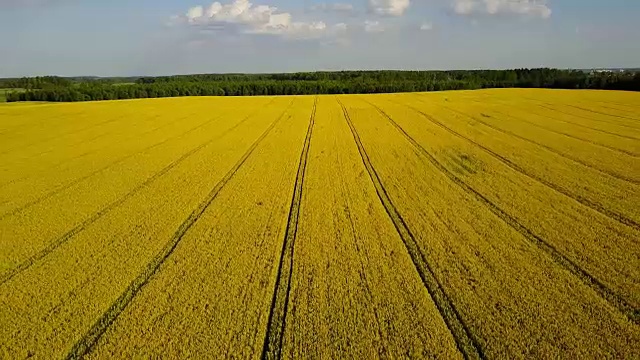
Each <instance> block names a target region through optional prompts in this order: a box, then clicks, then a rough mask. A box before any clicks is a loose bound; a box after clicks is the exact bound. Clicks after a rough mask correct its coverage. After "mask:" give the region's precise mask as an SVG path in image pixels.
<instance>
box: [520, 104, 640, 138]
mask: <svg viewBox="0 0 640 360" xmlns="http://www.w3.org/2000/svg"><path fill="white" fill-rule="evenodd" d="M525 99H526V100H529V101H536V102H538V104H535V105H536V106H538V107H541V108H544V109H547V110H551V111H556V112H559V113H561V114H565V115H569V116H573V117H577V118H580V119H585V120H589V121H595V122H599V123H603V124H607V125H613V126H620V127H624V128H628V129H633V130H635V131H640V128H638V127H635V126H631V125H625V124H621V123H618V122H611V121H606V120H602V119H594V118H590V117H587V116H583V115H580V114H576V113H571V112H568V111H564V110H562V109H559V108H557V107H555V106H557V105H561V106H562V105H563V104H551V103H547V102H544V101H542V100H537V99H531V98H525ZM540 103H542V104H540Z"/></svg>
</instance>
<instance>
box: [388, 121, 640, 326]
mask: <svg viewBox="0 0 640 360" xmlns="http://www.w3.org/2000/svg"><path fill="white" fill-rule="evenodd" d="M381 115H383V116H384V117H385V118H386V119H387V120H388V121H389V122H390V123H391V124H392V125H393V126H394V127H395V128H396V129H397V130H398V131H399V132H400V133H401V134H403V135H404V137H405V138H406V139H407V141H409V142H410V143H411V144H412V145H413V146H414V147H415V148H416V149H417V150H419V152H420V153H422V155H423V156H424V157H425V158H426V159H427V160H428V161H429V162H430V163H431V164H432V165H433V166H435V167H436V168H437V169H438V170H439V171H440V172H441V173H442V174H443V175H445V176H446V177H447V178H449V180H451V181H452V182H453V183H454V184H456V185H457V186H459V187H460V188H461V189H462V190H463V191H464V192H465V193H467V194H469V195H472V196H474V197H475V198H476V199H477V200H478V201H480V202H481V203H482V204H483V205H485V206H486V207H487V208H488V209H489V210H490V211H491V212H492V213H493V214H494V215H496V216H497V217H498V218H500V219H501V220H502V221H504V222H505V223H506V224H507V225H509V226H510V227H511V228H513V229H514V230H516V231H517V232H518V233H520V234H521V235H522V236H524V238H525V239H527V240H529V242H531V243H532V244H533V245H535V246H536V247H538V248H539V249H540V250H542V251H544V252H545V253H547V254H548V255H549V256H550V257H551V258H552V259H553V260H554V262H556V263H557V264H558V265H560V266H561V267H562V268H564V269H565V270H567V271H568V272H569V273H571V274H573V275H574V276H576V277H577V278H578V279H580V280H581V281H582V282H583V283H584V284H585V285H587V286H588V287H589V288H591V289H592V290H593V291H594V292H596V293H597V294H598V295H599V296H600V297H601V298H603V299H604V300H605V301H607V302H608V303H609V304H611V306H613V307H614V308H616V309H617V310H618V311H619V312H620V313H621V314H623V315H624V316H625V317H626V318H627V319H629V320H630V321H631V322H633V323H635V324H636V325H640V309H636V308H634V307H633V306H632V305H631V304H629V303H628V302H627V301H626V300H625V299H624V298H622V297H620V296H619V295H618V294H616V293H615V292H614V291H613V290H611V289H609V288H608V287H607V286H606V285H605V284H604V283H602V282H601V281H600V280H598V279H597V278H596V277H594V276H593V275H591V274H590V273H589V272H587V271H586V270H584V269H582V268H581V267H580V266H579V265H578V264H576V263H575V262H573V261H572V260H570V259H569V258H567V257H566V256H564V255H563V254H562V253H561V252H560V251H559V250H558V249H556V248H555V247H554V246H553V245H552V244H550V243H549V242H548V241H546V240H545V239H543V238H541V237H540V236H538V235H536V234H534V233H533V232H532V231H531V230H529V229H528V228H527V227H525V226H524V225H522V224H520V223H519V222H518V221H517V220H516V219H515V218H513V217H512V216H511V215H509V214H507V213H506V212H505V211H504V210H502V209H501V208H500V207H498V206H497V205H496V204H494V203H493V202H491V200H489V199H488V198H486V197H485V196H484V195H482V194H481V193H480V192H478V191H477V190H475V189H474V188H472V187H471V186H469V185H468V184H467V183H465V182H464V181H462V180H461V179H460V178H459V177H457V176H456V175H455V174H453V173H452V172H450V171H449V170H448V169H447V168H446V167H445V166H444V165H442V164H441V163H440V162H439V161H438V160H437V159H436V158H435V157H434V156H433V155H432V154H431V153H429V151H427V149H425V148H424V147H423V146H422V145H420V144H419V143H418V142H417V141H416V140H415V139H413V137H411V135H409V134H408V133H407V132H406V131H405V130H404V129H403V128H402V127H401V126H400V125H399V124H398V123H396V122H395V120H393V119H392V118H391V117H390V116H388V115H386V113H381Z"/></svg>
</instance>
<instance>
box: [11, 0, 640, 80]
mask: <svg viewBox="0 0 640 360" xmlns="http://www.w3.org/2000/svg"><path fill="white" fill-rule="evenodd" d="M214 3H215V2H214V1H203V0H195V1H191V0H189V1H183V0H155V1H152V0H138V1H131V0H129V1H127V0H110V1H100V2H98V1H89V0H87V1H80V0H0V34H2V40H0V77H13V76H32V75H48V74H54V75H62V76H73V75H97V76H130V75H164V74H178V73H212V72H291V71H313V70H343V69H477V68H514V67H540V66H546V67H561V68H591V67H640V41H638V36H637V34H640V21H638V19H639V18H640V1H636V0H607V1H602V0H338V1H336V0H326V1H320V0H317V1H316V0H313V1H312V0H302V1H292V0H251V1H247V0H221V1H220V0H219V4H214Z"/></svg>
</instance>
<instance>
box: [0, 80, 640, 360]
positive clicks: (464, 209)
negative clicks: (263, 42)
mask: <svg viewBox="0 0 640 360" xmlns="http://www.w3.org/2000/svg"><path fill="white" fill-rule="evenodd" d="M639 354H640V94H638V93H628V92H614V91H568V90H525V89H508V90H503V89H499V90H481V91H452V92H434V93H413V94H385V95H337V96H329V95H320V96H281V97H193V98H172V99H148V100H127V101H104V102H87V103H70V104H43V103H38V104H33V103H18V104H4V105H0V358H7V359H27V358H38V359H77V358H87V359H113V358H242V359H251V358H253V359H282V358H284V359H291V358H312V359H329V358H335V359H341V358H357V359H370V358H417V359H422V358H441V359H457V358H460V359H463V358H465V359H502V358H522V359H530V358H566V359H575V358H637V357H638V355H639Z"/></svg>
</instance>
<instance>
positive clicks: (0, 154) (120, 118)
mask: <svg viewBox="0 0 640 360" xmlns="http://www.w3.org/2000/svg"><path fill="white" fill-rule="evenodd" d="M126 117H127V115H122V116H118V117H116V118H112V119H109V120H106V121H102V122H99V123H97V124H92V125H89V126H86V127H83V128H80V129H76V130H73V131H71V132H68V133H64V134H58V135H55V136H52V137H50V138H46V139H43V140H40V141H38V142H35V143H31V144H27V145H24V146H19V147H14V148H11V149H9V150H5V151H3V152H1V153H0V156H2V155H5V154H9V153H11V152H13V151H14V150H24V149H26V148H29V147H32V146H35V145H42V144H43V143H46V142H49V141H52V140H56V139H58V138H61V137H64V136H69V135H76V134H78V133H80V132H83V131H85V130H90V129H93V128H97V127H99V126H102V125H106V124H109V123H112V122H116V121H120V120H122V119H124V118H126Z"/></svg>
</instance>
